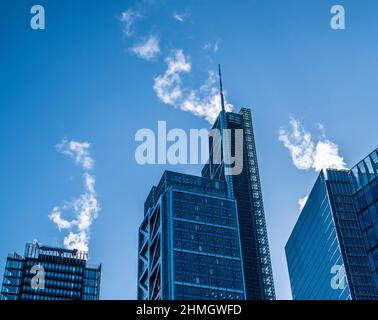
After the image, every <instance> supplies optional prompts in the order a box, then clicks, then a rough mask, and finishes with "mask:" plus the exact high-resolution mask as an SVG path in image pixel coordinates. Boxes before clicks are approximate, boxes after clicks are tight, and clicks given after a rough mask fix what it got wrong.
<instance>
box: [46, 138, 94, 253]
mask: <svg viewBox="0 0 378 320" xmlns="http://www.w3.org/2000/svg"><path fill="white" fill-rule="evenodd" d="M56 149H57V151H58V152H60V153H62V154H65V155H68V156H70V157H71V158H72V159H73V160H74V162H75V163H76V164H78V165H80V166H81V167H82V168H83V170H84V173H83V178H84V193H83V194H82V195H81V196H80V197H79V198H76V199H74V200H73V201H71V202H68V203H66V204H65V205H63V206H60V207H59V206H57V207H54V208H53V210H52V212H51V213H50V215H49V218H50V220H52V221H53V222H54V223H55V224H56V225H57V226H58V228H59V231H61V230H62V229H66V230H68V231H69V233H68V235H67V236H66V237H65V238H64V245H65V246H66V248H68V249H78V250H81V251H88V243H89V231H90V226H91V224H92V222H93V220H94V219H96V218H97V216H98V213H99V211H100V206H99V203H98V201H97V195H96V191H95V177H94V175H93V174H91V171H92V170H93V168H94V161H93V159H92V158H91V156H90V153H89V149H90V144H89V143H88V142H77V141H67V140H63V141H62V142H61V143H60V144H58V145H57V146H56ZM66 210H67V211H71V212H73V214H74V216H75V218H74V219H73V220H70V221H69V220H66V219H64V218H62V212H63V211H66Z"/></svg>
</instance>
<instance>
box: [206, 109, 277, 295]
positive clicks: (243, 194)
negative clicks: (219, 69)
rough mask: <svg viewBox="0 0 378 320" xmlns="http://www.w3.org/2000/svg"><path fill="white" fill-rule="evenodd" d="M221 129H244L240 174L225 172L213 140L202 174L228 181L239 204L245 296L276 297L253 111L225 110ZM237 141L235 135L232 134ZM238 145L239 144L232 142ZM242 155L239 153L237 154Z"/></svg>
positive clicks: (218, 125)
mask: <svg viewBox="0 0 378 320" xmlns="http://www.w3.org/2000/svg"><path fill="white" fill-rule="evenodd" d="M213 129H218V130H220V131H221V132H222V131H224V129H229V130H230V129H231V130H232V131H231V132H235V130H237V129H239V130H243V131H242V133H243V136H242V138H243V141H242V142H243V143H242V145H241V147H242V154H243V156H242V157H243V158H242V159H239V161H240V162H241V163H242V171H241V172H240V174H235V175H226V174H225V170H226V167H227V164H226V163H227V161H226V163H225V161H224V160H225V156H224V154H225V152H224V151H223V150H221V163H220V164H217V163H216V161H213V159H214V157H215V155H214V153H215V151H214V148H213V144H212V143H211V142H210V143H209V145H210V148H211V149H210V161H209V163H208V164H207V165H205V167H204V168H203V170H202V176H204V177H209V178H211V179H221V180H225V181H226V182H227V187H228V188H227V192H228V196H229V197H232V198H235V200H236V202H237V207H238V219H239V224H240V238H241V245H242V253H243V267H244V276H245V286H246V297H247V299H251V300H270V299H275V292H274V284H273V273H272V267H271V261H270V252H269V244H268V236H267V230H266V223H265V214H264V205H263V199H262V192H261V184H260V176H259V168H258V163H257V155H256V145H255V137H254V133H253V126H252V116H251V111H250V110H249V109H247V108H242V109H241V110H240V112H239V113H234V112H225V111H222V112H221V113H220V115H219V117H218V119H217V120H216V121H215V123H214V125H213ZM231 138H232V139H231V140H234V139H235V137H231ZM232 145H235V147H233V148H231V150H232V152H231V153H233V152H234V151H235V148H237V147H238V146H236V143H232ZM235 155H236V156H239V157H240V152H239V155H238V154H235Z"/></svg>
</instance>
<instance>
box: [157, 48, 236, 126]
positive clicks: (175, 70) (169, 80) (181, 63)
mask: <svg viewBox="0 0 378 320" xmlns="http://www.w3.org/2000/svg"><path fill="white" fill-rule="evenodd" d="M165 62H166V63H167V65H168V68H167V69H166V71H165V73H164V74H163V75H159V76H157V77H156V78H155V82H154V90H155V92H156V95H157V96H158V98H159V99H160V100H161V101H162V102H164V103H166V104H168V105H171V106H174V107H179V108H180V109H181V110H183V111H188V112H191V113H193V114H194V115H196V116H200V117H203V118H205V119H206V120H207V121H209V122H210V123H213V122H214V120H215V119H216V117H217V116H218V114H219V111H220V109H221V102H220V96H219V90H218V88H217V86H216V81H217V78H216V74H215V72H213V71H210V72H209V77H208V79H207V81H206V82H205V84H204V85H203V86H201V87H200V88H199V89H198V90H190V89H187V88H185V87H183V85H182V79H181V74H182V73H189V72H190V71H191V68H192V65H191V62H190V60H189V59H188V58H187V57H186V56H185V54H184V52H183V50H175V51H174V52H173V53H172V54H171V55H170V56H168V57H167V58H166V59H165ZM232 109H233V106H232V105H231V104H227V103H226V110H227V111H232Z"/></svg>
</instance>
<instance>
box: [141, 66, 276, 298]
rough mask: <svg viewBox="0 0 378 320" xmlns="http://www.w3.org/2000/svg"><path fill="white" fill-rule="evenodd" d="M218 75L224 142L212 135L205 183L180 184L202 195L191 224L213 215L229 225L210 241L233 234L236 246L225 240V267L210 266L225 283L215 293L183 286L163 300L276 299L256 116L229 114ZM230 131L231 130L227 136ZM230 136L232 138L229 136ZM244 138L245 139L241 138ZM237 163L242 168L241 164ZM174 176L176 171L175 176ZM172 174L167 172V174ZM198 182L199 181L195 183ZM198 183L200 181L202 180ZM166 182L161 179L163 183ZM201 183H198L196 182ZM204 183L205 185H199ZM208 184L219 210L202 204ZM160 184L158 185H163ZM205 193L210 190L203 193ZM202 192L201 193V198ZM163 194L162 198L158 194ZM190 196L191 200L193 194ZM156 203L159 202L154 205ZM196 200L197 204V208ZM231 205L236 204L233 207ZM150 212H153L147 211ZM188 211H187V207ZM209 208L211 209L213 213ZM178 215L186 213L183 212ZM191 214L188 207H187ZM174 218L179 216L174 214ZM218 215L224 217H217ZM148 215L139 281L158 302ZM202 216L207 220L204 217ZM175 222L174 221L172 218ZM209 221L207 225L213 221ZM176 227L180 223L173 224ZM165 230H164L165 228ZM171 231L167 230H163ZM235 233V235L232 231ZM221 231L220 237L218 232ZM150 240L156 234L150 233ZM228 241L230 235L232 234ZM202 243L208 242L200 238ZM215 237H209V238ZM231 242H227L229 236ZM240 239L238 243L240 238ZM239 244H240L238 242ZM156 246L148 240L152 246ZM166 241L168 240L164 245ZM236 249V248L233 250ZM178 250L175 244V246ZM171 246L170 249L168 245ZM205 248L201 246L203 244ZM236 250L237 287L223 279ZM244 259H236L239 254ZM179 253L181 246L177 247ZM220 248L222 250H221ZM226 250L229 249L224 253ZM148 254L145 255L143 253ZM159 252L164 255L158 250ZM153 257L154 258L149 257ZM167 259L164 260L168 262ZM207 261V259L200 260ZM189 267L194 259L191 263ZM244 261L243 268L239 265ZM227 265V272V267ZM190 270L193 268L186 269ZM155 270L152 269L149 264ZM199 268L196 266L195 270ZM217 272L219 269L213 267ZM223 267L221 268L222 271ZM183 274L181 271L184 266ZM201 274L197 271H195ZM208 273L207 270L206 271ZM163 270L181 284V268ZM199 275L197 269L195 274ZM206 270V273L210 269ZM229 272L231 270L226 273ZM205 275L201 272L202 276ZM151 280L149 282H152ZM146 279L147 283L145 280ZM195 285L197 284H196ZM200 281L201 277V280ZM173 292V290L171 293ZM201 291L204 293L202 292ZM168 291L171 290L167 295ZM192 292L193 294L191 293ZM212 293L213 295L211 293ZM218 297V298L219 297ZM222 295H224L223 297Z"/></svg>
mask: <svg viewBox="0 0 378 320" xmlns="http://www.w3.org/2000/svg"><path fill="white" fill-rule="evenodd" d="M219 76H220V92H221V107H222V108H221V112H220V114H219V116H218V118H217V120H216V121H215V123H214V125H213V131H216V132H219V133H220V135H219V136H220V137H221V138H220V139H215V136H212V135H210V137H209V161H208V163H207V164H206V165H205V166H204V168H203V170H202V180H201V179H200V178H198V177H197V178H195V177H191V178H189V176H188V178H187V181H186V182H185V184H181V185H180V190H181V192H182V193H183V192H190V190H191V189H194V190H196V189H197V191H196V193H197V196H196V197H195V198H193V199H191V200H190V201H191V203H192V207H197V206H198V205H199V207H200V208H201V209H200V210H201V211H200V212H201V214H199V216H198V217H197V216H193V215H194V214H197V213H191V212H190V211H189V212H187V213H186V214H187V215H188V217H190V218H189V219H190V220H194V221H192V223H194V222H195V221H196V219H207V218H206V217H207V216H208V215H209V214H211V215H212V217H211V220H209V221H208V222H210V223H211V221H212V220H214V219H220V221H224V222H223V224H222V223H218V224H217V227H214V228H213V229H211V228H207V229H206V233H207V234H208V237H212V238H211V239H213V240H211V241H216V242H217V241H221V240H220V239H218V240H217V237H218V235H219V236H220V234H221V233H222V232H224V231H222V230H229V232H230V233H231V235H232V239H234V240H233V242H232V244H229V243H227V241H228V240H227V241H225V242H222V241H221V243H222V248H223V249H222V250H223V251H222V250H221V252H222V253H221V257H222V259H226V260H221V264H222V265H223V264H224V265H225V268H223V267H221V268H220V267H219V266H218V263H220V262H219V259H218V258H217V259H216V260H214V259H213V260H210V259H209V260H208V266H207V268H210V269H211V270H212V271H211V272H216V274H218V280H219V281H220V283H221V284H222V285H220V283H217V284H216V285H215V286H211V290H213V289H214V290H213V291H209V292H208V291H201V294H198V292H196V294H191V293H190V292H191V291H186V289H188V288H186V287H185V286H181V287H180V288H179V289H178V291H176V292H175V293H174V294H168V295H164V294H163V295H160V296H159V297H162V298H163V299H164V298H174V299H178V298H191V299H209V298H216V299H219V298H220V297H222V298H226V299H248V300H272V299H275V291H274V284H273V274H272V267H271V261H270V252H269V244H268V236H267V230H266V223H265V214H264V206H263V200H262V192H261V185H260V176H259V169H258V164H257V155H256V146H255V138H254V133H253V127H252V117H251V112H250V110H249V109H247V108H242V109H241V110H240V112H239V113H233V112H226V110H225V103H224V97H223V91H222V90H223V89H222V80H221V74H220V68H219ZM227 131H228V132H227ZM228 133H230V135H228ZM239 138H240V139H239ZM231 158H232V159H233V160H234V161H235V166H233V165H230V163H231V162H232V161H230V160H231ZM236 164H238V165H236ZM171 174H173V173H171ZM165 176H167V174H165ZM196 179H197V180H196ZM198 179H199V180H198ZM163 180H164V178H163V179H162V181H163ZM196 181H198V182H196ZM200 181H202V182H200ZM205 182H206V183H207V184H214V183H216V185H218V188H216V189H214V190H215V191H216V192H217V193H218V197H220V198H219V199H218V200H212V202H213V206H214V208H207V207H206V206H202V202H203V200H202V198H201V197H203V198H204V199H205V198H206V197H208V195H206V192H208V191H206V190H201V188H199V189H198V186H197V185H199V186H200V185H202V184H203V183H205ZM161 184H162V182H160V184H159V185H161ZM219 186H220V188H221V190H222V192H221V193H219V191H218V189H219ZM204 191H206V192H205V193H204ZM163 193H164V192H163V191H162V188H159V187H157V188H153V189H152V191H151V193H150V195H149V197H148V199H147V201H146V203H147V205H146V208H145V212H148V210H151V212H152V211H153V210H154V209H153V208H154V207H155V206H156V201H157V200H158V198H159V197H160V196H161V195H162V194H163ZM198 194H199V195H198ZM156 195H158V196H156ZM188 197H189V196H188ZM151 199H154V200H153V201H152V200H151ZM196 201H198V204H197V205H196ZM225 203H230V206H231V207H232V211H231V209H229V210H230V211H229V213H228V215H229V216H230V218H231V217H232V219H231V220H229V221H227V220H223V219H224V217H223V216H222V215H224V214H226V213H225V212H224V209H222V206H223V205H224V204H225ZM231 203H234V204H233V205H231ZM148 208H150V209H148ZM186 208H188V207H186ZM209 209H210V211H208V210H209ZM176 210H178V212H180V210H182V209H178V208H176ZM186 210H188V209H186ZM171 215H173V217H174V216H175V213H171ZM217 215H219V216H217ZM146 216H149V214H148V213H145V220H144V222H143V223H142V226H141V229H140V242H139V254H140V259H139V271H140V272H139V278H138V281H139V282H138V284H139V285H138V290H139V291H138V292H139V293H138V298H140V299H144V298H147V299H154V298H155V295H154V294H146V292H148V289H147V288H149V290H151V285H149V287H148V286H147V284H148V283H151V277H152V275H151V274H149V275H147V273H146V272H144V273H143V270H145V268H146V265H147V261H151V257H150V256H151V254H152V253H151V251H143V250H147V248H146V247H144V245H143V244H145V243H146V242H145V241H147V240H145V239H144V235H145V236H147V235H148V232H147V230H151V226H149V225H148V223H147V222H146V221H149V220H148V218H146ZM201 216H203V217H202V218H201ZM173 220H175V219H173ZM208 222H206V223H208ZM229 223H231V224H232V228H231V229H230V225H228V224H229ZM173 226H175V223H173ZM190 226H191V224H189V225H187V226H186V227H187V228H189V227H190ZM164 228H165V229H164ZM234 228H236V229H234ZM175 229H176V228H175V227H173V231H172V230H171V231H170V232H171V234H172V233H173V234H174V232H175ZM164 230H166V231H164ZM231 230H232V231H231ZM187 231H188V236H189V237H193V236H194V237H195V238H196V237H197V236H196V232H194V231H193V230H191V229H187ZM167 232H169V229H168V227H164V224H163V234H164V235H165V234H166V233H167ZM213 233H216V234H213ZM180 234H183V233H182V232H181V233H180V232H179V233H178V234H177V237H179V236H180ZM149 237H151V234H149ZM227 237H230V235H229V233H227ZM200 239H201V241H203V238H200ZM209 239H210V238H209ZM227 239H228V238H227ZM237 239H238V240H237ZM238 241H239V242H238ZM151 243H152V242H151V241H150V242H149V245H150V244H151ZM163 243H164V241H163ZM230 245H231V247H230ZM171 246H174V243H173V244H171ZM167 247H169V246H168V245H167ZM201 247H202V245H201ZM164 248H166V247H164V246H163V247H161V248H160V249H159V250H161V252H163V251H162V250H166V249H164ZM215 248H216V246H215V245H214V244H212V243H210V244H209V249H207V250H209V251H207V252H208V253H209V254H211V255H213V254H214V252H213V250H215ZM230 249H231V250H233V251H232V252H233V253H232V256H231V257H232V261H233V262H232V268H233V270H234V273H233V276H232V277H234V280H235V284H234V285H232V283H231V282H228V281H231V278H230V279H227V281H226V283H223V280H222V278H223V277H224V273H223V271H224V270H227V268H228V267H230V261H229V260H227V259H229V258H228V256H229V254H228V253H227V254H226V253H225V252H227V251H228V250H230ZM239 249H240V252H241V255H239V256H235V254H237V253H238V252H239ZM172 250H176V248H174V249H172ZM217 250H218V249H217ZM224 250H225V251H224ZM142 251H143V252H144V253H143V252H142ZM159 254H160V252H159ZM146 255H147V256H149V257H150V258H149V260H148V259H147V258H146V257H147V256H146ZM185 256H186V257H187V258H188V259H191V258H194V257H196V258H197V257H198V256H197V255H195V256H193V257H189V256H188V255H185ZM163 261H164V259H163ZM170 261H171V264H172V265H173V268H175V267H174V266H175V264H176V260H175V259H172V258H171V260H170ZM201 261H202V260H201ZM186 263H188V264H189V265H190V261H189V260H188V261H186ZM240 263H241V265H242V266H241V267H240V266H239V264H240ZM226 266H227V268H226ZM184 267H185V264H184ZM187 267H188V266H187ZM150 268H151V266H150ZM196 268H197V267H196ZM214 268H215V269H214ZM219 268H220V269H219ZM179 270H180V268H179ZM196 270H197V269H196ZM206 270H208V269H206ZM228 271H229V272H230V275H231V274H232V272H231V270H228ZM164 272H165V273H166V274H167V272H168V274H170V275H171V280H169V279H167V280H166V281H167V282H166V283H164V284H162V286H163V288H165V286H166V285H167V284H169V281H171V282H172V283H171V284H169V285H170V286H171V287H172V286H173V282H174V283H175V285H176V282H175V281H176V280H174V279H176V278H175V277H176V270H174V271H172V269H171V270H170V269H164V271H163V275H164ZM196 272H197V271H196ZM206 272H207V271H206ZM226 273H227V272H226ZM201 274H202V272H201ZM240 276H242V279H241V281H242V285H241V284H240V282H239V279H240ZM148 278H150V279H149V281H150V282H148V281H147V279H148ZM211 278H217V276H215V274H210V277H209V279H210V285H211V281H212V280H211ZM141 279H144V280H143V281H141ZM192 281H193V280H192ZM199 281H201V278H199ZM198 286H199V287H198V288H202V285H201V284H200V283H198ZM216 288H224V289H225V290H223V291H222V290H219V291H218V292H217V291H216V290H215V289H216ZM170 290H171V292H172V289H170ZM201 290H202V289H201ZM166 292H169V290H168V291H166ZM188 292H189V293H188ZM227 292H231V293H232V294H233V295H232V296H228V295H227ZM209 293H210V295H209ZM214 295H215V296H214ZM220 295H221V296H220Z"/></svg>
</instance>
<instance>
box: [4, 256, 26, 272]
mask: <svg viewBox="0 0 378 320" xmlns="http://www.w3.org/2000/svg"><path fill="white" fill-rule="evenodd" d="M22 267H23V261H20V260H12V259H8V260H7V265H6V268H8V269H18V270H21V269H22Z"/></svg>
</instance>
